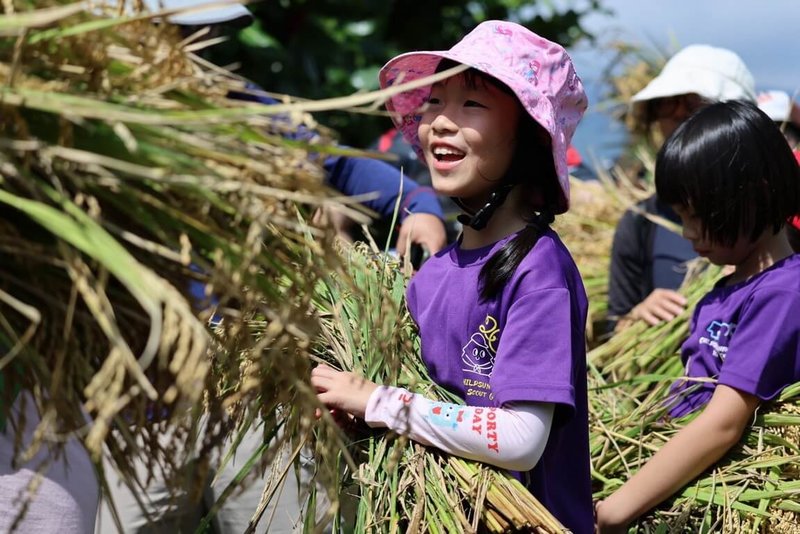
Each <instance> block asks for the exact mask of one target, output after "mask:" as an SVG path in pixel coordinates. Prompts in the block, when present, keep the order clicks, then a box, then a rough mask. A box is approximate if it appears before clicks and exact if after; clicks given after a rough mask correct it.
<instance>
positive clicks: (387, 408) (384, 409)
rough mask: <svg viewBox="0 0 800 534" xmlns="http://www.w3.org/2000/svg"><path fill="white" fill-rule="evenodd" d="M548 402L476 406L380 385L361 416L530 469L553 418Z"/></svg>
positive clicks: (452, 449)
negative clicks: (432, 398)
mask: <svg viewBox="0 0 800 534" xmlns="http://www.w3.org/2000/svg"><path fill="white" fill-rule="evenodd" d="M553 408H554V405H553V404H551V403H532V402H522V403H512V404H509V405H508V406H507V407H504V408H480V407H475V406H463V405H459V404H451V403H446V402H436V401H432V400H429V399H426V398H425V397H423V396H422V395H419V394H416V393H410V392H409V391H407V390H405V389H402V388H397V387H389V386H381V387H379V388H378V389H377V390H375V392H374V393H373V394H372V395H371V396H370V398H369V403H368V405H367V411H366V416H365V420H366V422H367V424H368V425H370V426H372V427H388V428H389V429H391V430H393V431H395V432H397V433H398V434H401V435H404V436H408V437H409V438H411V439H413V440H414V441H417V442H419V443H422V444H423V445H429V446H433V447H436V448H437V449H440V450H442V451H444V452H446V453H449V454H453V455H456V456H460V457H462V458H467V459H469V460H476V461H479V462H485V463H487V464H491V465H495V466H497V467H500V468H502V469H509V470H511V471H529V470H530V469H533V467H534V466H535V465H536V463H537V462H538V461H539V458H540V457H541V456H542V453H543V452H544V448H545V445H546V444H547V438H548V436H549V435H550V427H551V425H552V421H553Z"/></svg>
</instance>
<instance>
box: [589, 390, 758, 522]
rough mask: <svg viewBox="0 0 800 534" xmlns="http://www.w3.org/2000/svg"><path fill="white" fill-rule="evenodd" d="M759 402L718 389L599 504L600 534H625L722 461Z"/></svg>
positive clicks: (748, 396) (754, 398) (751, 397)
mask: <svg viewBox="0 0 800 534" xmlns="http://www.w3.org/2000/svg"><path fill="white" fill-rule="evenodd" d="M759 402H760V400H759V399H758V398H757V397H755V396H753V395H750V394H747V393H742V392H740V391H738V390H736V389H733V388H731V387H728V386H725V385H722V384H720V385H718V386H717V387H716V389H715V390H714V395H713V396H712V397H711V401H709V403H708V406H706V408H705V409H704V410H703V412H702V413H701V414H700V415H699V416H697V418H696V419H694V420H693V421H692V422H691V423H689V424H688V425H686V426H685V427H684V428H683V429H682V430H680V431H679V432H678V433H677V434H676V435H675V437H673V438H672V439H671V440H669V441H668V442H667V444H666V445H664V447H663V448H662V449H661V450H659V451H658V452H657V453H656V454H655V455H654V456H653V457H652V458H651V459H650V461H648V462H647V463H646V464H645V465H644V467H642V469H641V470H639V472H638V473H636V474H635V475H634V476H633V477H632V478H631V479H630V480H629V481H628V482H626V483H625V484H624V485H623V486H622V487H621V488H620V489H618V490H617V491H615V492H614V493H613V494H612V495H611V496H610V497H608V498H607V499H605V500H604V501H601V502H599V503H598V504H597V526H598V528H599V532H601V533H613V532H625V531H626V530H627V529H626V527H627V525H628V523H630V522H631V521H633V520H634V519H636V518H637V517H639V516H640V515H642V514H643V513H645V512H646V511H647V510H649V509H650V508H652V507H654V506H656V505H657V504H659V503H660V502H661V501H663V500H664V499H666V498H668V497H670V496H671V495H672V494H673V493H675V492H676V491H678V490H679V489H681V488H682V487H683V486H684V485H686V484H687V483H688V482H690V481H691V480H692V479H693V478H695V477H696V476H697V475H699V474H700V473H702V472H703V471H704V470H705V469H706V468H708V467H709V466H711V465H712V464H714V463H715V462H716V461H717V460H719V459H720V458H722V456H723V455H724V454H725V453H726V452H727V451H728V450H729V449H730V448H731V447H732V446H733V445H735V444H736V442H737V441H738V440H739V438H740V437H741V435H742V432H743V431H744V429H745V427H746V426H747V424H748V423H749V422H750V420H751V418H752V417H753V413H754V412H755V410H756V408H757V407H758V405H759Z"/></svg>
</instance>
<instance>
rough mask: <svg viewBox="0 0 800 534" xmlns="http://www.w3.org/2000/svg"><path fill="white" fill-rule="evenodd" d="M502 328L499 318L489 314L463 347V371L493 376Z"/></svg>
mask: <svg viewBox="0 0 800 534" xmlns="http://www.w3.org/2000/svg"><path fill="white" fill-rule="evenodd" d="M499 337H500V328H499V327H498V326H497V320H496V319H495V318H494V317H492V316H491V315H487V316H486V319H484V320H483V324H482V325H480V326H479V327H478V331H477V332H475V333H474V334H472V336H470V338H469V341H468V342H467V344H466V345H464V347H463V348H462V349H461V361H462V363H463V364H464V367H463V368H462V370H463V371H466V372H468V373H475V374H477V375H481V376H491V375H492V369H493V368H494V356H495V354H496V352H497V340H498V338H499Z"/></svg>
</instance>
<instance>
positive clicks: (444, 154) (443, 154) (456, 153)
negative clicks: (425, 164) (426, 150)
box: [431, 145, 466, 162]
mask: <svg viewBox="0 0 800 534" xmlns="http://www.w3.org/2000/svg"><path fill="white" fill-rule="evenodd" d="M431 153H432V154H433V157H434V158H435V159H436V161H442V162H453V161H460V160H462V159H464V156H465V155H466V154H465V153H464V152H462V151H460V150H457V149H455V148H453V147H449V146H442V145H437V146H434V147H433V149H432V150H431Z"/></svg>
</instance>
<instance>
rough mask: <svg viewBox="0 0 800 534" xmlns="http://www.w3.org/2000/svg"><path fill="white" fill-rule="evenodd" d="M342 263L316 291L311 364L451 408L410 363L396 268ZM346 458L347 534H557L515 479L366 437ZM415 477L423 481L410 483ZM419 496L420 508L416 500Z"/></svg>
mask: <svg viewBox="0 0 800 534" xmlns="http://www.w3.org/2000/svg"><path fill="white" fill-rule="evenodd" d="M344 256H345V259H344V262H345V264H346V266H347V272H348V275H347V276H336V277H331V278H329V279H326V280H325V281H324V282H323V283H320V285H319V286H318V288H317V297H316V303H317V306H318V309H319V310H320V313H321V314H322V318H323V323H322V324H323V328H322V334H323V339H322V341H321V345H320V347H319V349H318V350H319V352H320V358H322V359H323V360H325V361H328V362H329V363H331V364H332V365H335V366H337V367H340V368H342V369H345V370H354V371H356V372H359V373H362V374H364V375H365V376H366V377H367V378H368V379H370V380H375V381H376V382H378V383H387V384H397V385H400V386H403V387H408V388H410V389H411V390H414V391H417V392H421V393H423V394H425V395H426V396H429V397H431V398H437V399H440V400H448V401H456V402H457V401H458V399H454V398H453V397H452V395H450V394H448V393H447V392H446V391H444V390H443V389H441V388H439V387H438V386H436V385H435V384H434V383H433V382H431V380H430V378H429V377H428V375H427V372H426V370H425V368H424V365H423V364H422V361H421V359H420V358H419V356H418V351H419V338H418V336H417V332H416V328H415V326H414V324H413V321H412V320H411V318H410V317H409V315H408V312H407V311H406V310H405V306H404V292H405V282H406V276H405V275H403V273H402V272H401V271H400V267H399V265H398V264H397V263H396V262H394V261H392V260H389V259H387V258H385V257H383V256H382V255H379V254H377V253H376V252H373V251H370V250H369V249H368V247H367V246H366V245H357V246H355V247H352V248H348V249H346V250H345V252H344ZM331 452H332V451H321V454H323V457H326V456H329V455H330V453H331ZM333 452H335V451H333ZM350 452H351V454H352V457H353V460H354V461H355V463H356V466H355V470H354V471H351V470H350V469H349V468H348V469H346V470H345V471H346V472H345V476H344V477H342V478H341V481H340V485H341V486H342V487H346V486H347V485H348V484H350V483H351V481H352V482H355V483H357V484H358V485H359V487H360V495H359V497H358V503H357V512H356V517H355V518H354V519H353V522H354V525H355V526H354V529H355V531H356V532H384V531H391V528H397V525H399V526H400V528H401V529H402V530H403V531H408V532H412V531H413V532H477V531H481V530H482V529H488V530H489V531H490V532H505V531H511V530H519V529H522V530H527V531H531V532H539V533H543V534H544V533H554V532H563V531H564V528H563V526H561V525H560V524H559V523H558V521H557V520H556V519H555V518H553V517H552V515H551V514H550V513H549V512H547V510H545V509H544V508H543V507H542V506H541V504H539V503H538V501H537V500H536V499H535V498H534V497H533V496H532V495H531V494H530V493H529V492H528V491H527V490H526V489H525V488H524V486H523V485H522V484H521V483H520V482H519V481H518V480H516V479H514V478H512V477H511V476H509V475H508V474H506V473H505V472H503V471H501V470H498V469H496V468H493V467H491V466H487V465H483V464H479V463H476V462H472V461H468V460H464V459H462V458H457V457H453V456H449V455H445V454H442V453H440V452H438V451H436V450H432V449H427V448H425V447H422V446H420V445H417V444H414V443H411V442H409V441H408V440H406V439H397V438H396V437H393V436H392V435H391V433H387V432H374V431H371V430H363V432H362V433H360V434H358V435H357V436H356V437H354V438H352V439H351V442H350ZM420 471H422V472H424V473H425V475H424V476H423V477H420V476H418V475H416V474H417V473H419V472H420ZM412 487H413V488H414V489H413V490H412V489H411V488H412ZM420 496H424V505H420V504H419V503H418V502H417V499H418V498H420ZM392 525H394V526H395V527H391V526H392ZM412 527H413V529H414V530H410V529H411V528H412Z"/></svg>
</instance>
